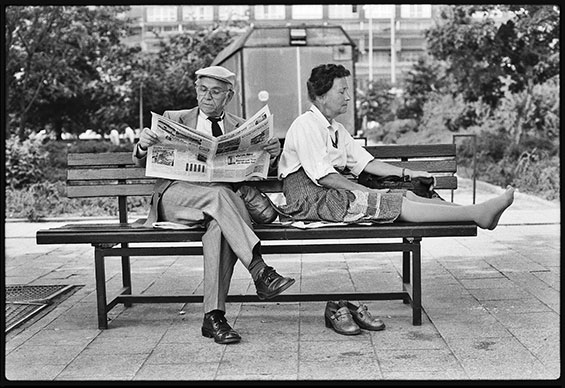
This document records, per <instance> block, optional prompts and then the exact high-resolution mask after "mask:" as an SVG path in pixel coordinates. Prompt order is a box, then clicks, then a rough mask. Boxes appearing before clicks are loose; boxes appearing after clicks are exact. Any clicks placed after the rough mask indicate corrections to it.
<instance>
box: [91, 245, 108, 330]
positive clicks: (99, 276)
mask: <svg viewBox="0 0 565 388" xmlns="http://www.w3.org/2000/svg"><path fill="white" fill-rule="evenodd" d="M94 275H95V279H96V304H97V310H98V328H99V329H100V330H103V329H107V328H108V315H107V311H106V270H105V268H104V254H103V253H102V251H101V250H100V248H98V247H95V248H94Z"/></svg>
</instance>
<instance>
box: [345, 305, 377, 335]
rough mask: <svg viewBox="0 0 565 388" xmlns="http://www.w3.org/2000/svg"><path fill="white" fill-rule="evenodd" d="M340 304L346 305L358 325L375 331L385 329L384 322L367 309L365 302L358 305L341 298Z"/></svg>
mask: <svg viewBox="0 0 565 388" xmlns="http://www.w3.org/2000/svg"><path fill="white" fill-rule="evenodd" d="M339 306H340V307H346V308H347V309H348V310H349V312H350V313H351V315H352V316H353V320H354V321H355V323H357V325H359V327H361V328H362V329H365V330H373V331H379V330H384V328H385V324H384V322H383V321H381V320H380V319H378V318H373V316H372V315H371V313H370V312H369V310H368V309H367V306H366V305H364V304H363V303H361V304H360V306H356V305H354V304H353V303H351V302H348V301H346V300H340V301H339Z"/></svg>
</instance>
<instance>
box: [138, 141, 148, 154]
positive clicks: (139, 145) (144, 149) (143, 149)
mask: <svg viewBox="0 0 565 388" xmlns="http://www.w3.org/2000/svg"><path fill="white" fill-rule="evenodd" d="M137 146H138V147H139V149H140V150H141V151H143V152H145V151H147V148H143V147H142V146H141V144H139V143H137Z"/></svg>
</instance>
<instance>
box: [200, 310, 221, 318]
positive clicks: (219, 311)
mask: <svg viewBox="0 0 565 388" xmlns="http://www.w3.org/2000/svg"><path fill="white" fill-rule="evenodd" d="M214 312H217V313H218V314H221V315H225V314H226V313H225V312H224V311H222V310H218V309H215V310H211V311H208V312H207V313H205V314H204V318H208V317H209V316H210V315H212V314H213V313H214Z"/></svg>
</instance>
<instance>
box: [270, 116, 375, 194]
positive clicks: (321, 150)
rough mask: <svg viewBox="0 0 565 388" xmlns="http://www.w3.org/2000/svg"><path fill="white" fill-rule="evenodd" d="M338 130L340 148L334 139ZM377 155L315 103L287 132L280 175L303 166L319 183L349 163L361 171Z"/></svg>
mask: <svg viewBox="0 0 565 388" xmlns="http://www.w3.org/2000/svg"><path fill="white" fill-rule="evenodd" d="M336 133H337V148H336V147H334V146H333V144H332V139H335V138H336V137H335V136H336ZM371 160H373V156H372V155H371V154H370V153H369V152H368V151H367V150H365V148H363V147H362V146H361V144H359V143H358V142H356V141H355V140H354V139H353V137H352V136H351V135H350V134H349V132H348V131H347V129H345V127H344V126H343V125H342V124H341V123H339V122H337V121H336V120H332V122H331V123H330V122H329V121H328V120H327V119H326V118H325V117H324V115H323V114H322V112H320V110H319V109H318V108H317V107H316V106H315V105H312V106H311V107H310V109H309V110H308V111H306V112H304V113H303V114H301V115H300V116H298V117H297V118H296V119H295V120H294V121H293V123H292V124H291V126H290V128H289V129H288V132H287V133H286V137H285V142H284V148H283V152H282V155H281V160H280V162H279V168H278V177H279V179H283V178H285V177H286V176H287V175H289V174H291V173H293V172H295V171H298V170H299V169H300V167H303V168H304V171H305V172H306V174H307V175H308V177H309V178H310V179H311V180H312V181H313V182H314V183H316V184H317V185H319V184H318V180H319V179H320V178H323V177H325V176H326V175H328V174H331V173H336V172H339V171H342V170H343V169H344V168H345V167H347V168H348V169H349V170H350V171H351V173H352V174H354V175H359V174H360V173H361V172H362V171H363V169H364V168H365V167H366V166H367V164H368V163H369V162H370V161H371Z"/></svg>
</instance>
